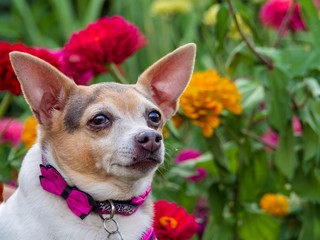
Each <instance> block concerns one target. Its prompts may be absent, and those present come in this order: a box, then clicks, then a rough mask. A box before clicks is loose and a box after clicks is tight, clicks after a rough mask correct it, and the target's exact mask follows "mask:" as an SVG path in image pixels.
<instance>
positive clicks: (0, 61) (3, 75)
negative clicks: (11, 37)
mask: <svg viewBox="0 0 320 240" xmlns="http://www.w3.org/2000/svg"><path fill="white" fill-rule="evenodd" d="M12 51H20V52H26V53H29V54H32V55H34V56H36V57H39V58H41V59H43V60H45V61H47V62H49V63H50V64H52V65H53V66H55V67H57V68H60V64H59V61H58V59H57V58H56V57H55V55H54V54H52V53H51V52H50V51H49V50H47V49H43V48H30V47H27V46H25V45H24V44H22V43H14V44H10V43H8V42H0V91H2V90H8V91H9V92H11V93H12V94H15V95H20V94H21V93H22V92H21V87H20V83H19V81H18V79H17V77H16V74H15V73H14V71H13V68H12V65H11V62H10V59H9V53H10V52H12Z"/></svg>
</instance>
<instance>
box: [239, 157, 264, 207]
mask: <svg viewBox="0 0 320 240" xmlns="http://www.w3.org/2000/svg"><path fill="white" fill-rule="evenodd" d="M267 167H268V160H267V155H266V153H265V151H259V152H255V153H253V154H252V155H251V158H250V159H249V160H248V164H246V165H245V166H244V167H243V168H242V170H241V172H240V173H239V174H240V175H239V184H240V191H239V192H240V198H241V200H242V201H256V200H257V199H258V198H259V196H261V194H262V192H263V189H264V187H265V185H266V181H267V179H268V171H267V170H266V169H267Z"/></svg>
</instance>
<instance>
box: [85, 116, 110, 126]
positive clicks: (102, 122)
mask: <svg viewBox="0 0 320 240" xmlns="http://www.w3.org/2000/svg"><path fill="white" fill-rule="evenodd" d="M109 122H110V120H109V118H107V117H106V116H105V115H103V114H99V115H97V116H95V117H94V118H92V119H91V120H90V121H89V124H90V125H91V126H94V127H104V126H106V125H107V124H108V123H109Z"/></svg>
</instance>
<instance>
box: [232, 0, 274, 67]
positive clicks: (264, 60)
mask: <svg viewBox="0 0 320 240" xmlns="http://www.w3.org/2000/svg"><path fill="white" fill-rule="evenodd" d="M227 3H228V5H229V8H230V12H231V15H232V17H233V20H234V23H235V25H236V28H237V30H238V32H239V33H240V35H241V38H242V40H243V41H244V42H245V43H246V45H247V46H248V48H249V49H250V50H251V52H252V53H253V54H254V55H256V56H257V57H258V58H259V59H260V60H261V61H262V62H263V63H264V64H266V65H267V67H268V69H269V70H272V69H273V63H272V61H271V60H270V59H269V58H267V57H265V56H264V55H262V54H260V53H259V52H257V50H256V49H255V47H254V45H253V44H252V43H251V42H250V41H249V40H248V38H247V37H246V35H245V34H244V33H243V31H242V29H241V27H240V24H239V21H238V19H237V16H236V10H235V8H234V5H233V3H232V1H231V0H227Z"/></svg>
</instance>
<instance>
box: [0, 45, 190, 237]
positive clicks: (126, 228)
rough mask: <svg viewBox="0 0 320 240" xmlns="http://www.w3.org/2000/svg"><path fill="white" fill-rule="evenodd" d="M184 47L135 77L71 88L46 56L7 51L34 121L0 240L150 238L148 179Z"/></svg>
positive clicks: (186, 55) (184, 61)
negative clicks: (32, 139)
mask: <svg viewBox="0 0 320 240" xmlns="http://www.w3.org/2000/svg"><path fill="white" fill-rule="evenodd" d="M195 51H196V46H195V44H193V43H189V44H186V45H184V46H182V47H180V48H178V49H176V50H175V51H173V52H171V53H169V54H168V55H166V56H164V57H163V58H161V59H160V60H158V61H157V62H156V63H154V64H153V65H151V66H150V67H149V68H147V69H146V70H145V71H144V72H143V73H142V74H141V75H140V76H139V77H138V80H137V83H136V84H118V83H98V84H93V85H91V86H77V85H76V84H75V83H74V82H73V81H72V80H71V79H69V78H68V77H66V76H65V75H64V74H63V73H61V72H60V71H59V70H57V69H56V68H54V67H53V66H51V65H50V64H48V63H47V62H45V61H43V60H41V59H39V58H37V57H34V56H32V55H29V54H27V53H22V52H12V53H10V60H11V63H12V66H13V68H14V71H15V73H16V75H17V77H18V79H19V82H20V84H21V88H22V91H23V94H24V96H25V99H26V101H27V102H28V104H29V105H30V108H31V110H32V112H33V114H34V116H35V118H36V119H37V121H38V123H39V124H38V125H39V127H38V139H37V143H36V144H35V145H34V146H33V147H32V148H31V149H30V150H29V151H28V153H27V154H26V156H25V158H24V160H23V163H22V167H21V171H20V174H19V179H18V181H19V187H18V189H17V190H16V191H15V193H14V194H13V195H12V196H11V197H10V198H9V199H8V201H6V202H4V203H3V204H2V205H1V206H0V238H1V239H2V240H15V239H18V240H19V239H23V240H29V239H30V240H31V239H32V240H35V239H52V240H61V239H70V240H71V239H77V240H79V239H86V240H88V239H90V240H91V239H97V240H98V239H124V240H139V239H143V240H148V239H156V236H155V234H154V230H153V228H152V224H153V205H152V200H151V196H150V194H149V192H150V190H151V183H152V178H153V175H154V173H155V172H156V170H157V168H158V167H159V165H161V164H162V163H163V161H164V153H165V150H164V144H163V138H162V134H161V132H162V128H163V126H164V124H165V122H166V121H167V120H168V119H169V118H170V117H172V116H173V115H174V113H175V112H176V110H177V108H178V102H179V98H180V96H181V94H182V93H183V91H184V89H185V88H186V86H187V85H188V83H189V81H190V78H191V75H192V72H193V67H194V61H195Z"/></svg>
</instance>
